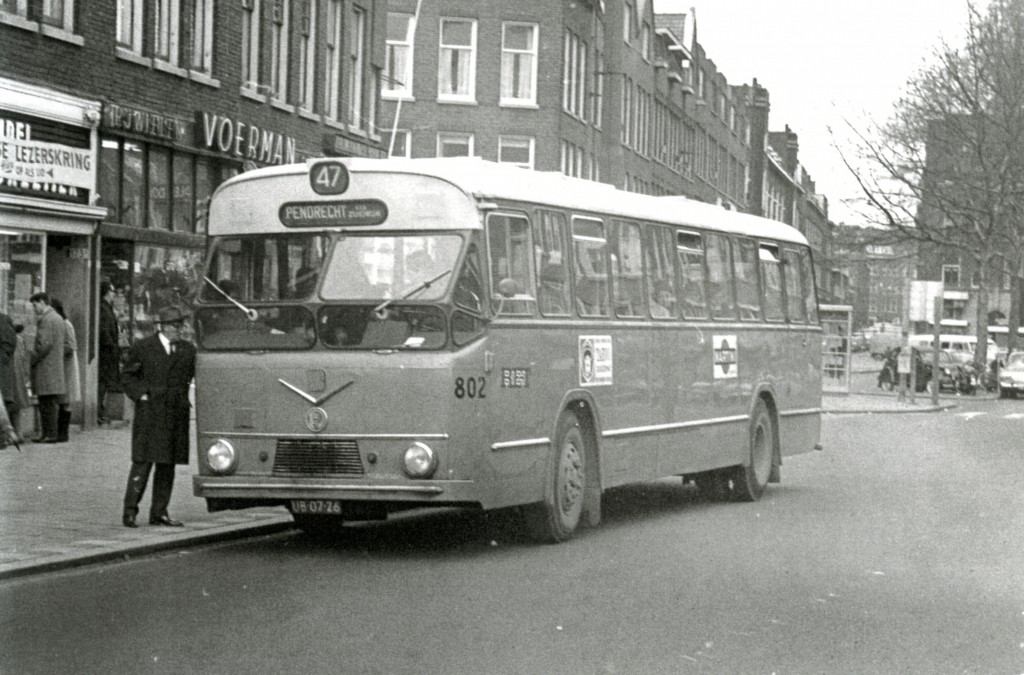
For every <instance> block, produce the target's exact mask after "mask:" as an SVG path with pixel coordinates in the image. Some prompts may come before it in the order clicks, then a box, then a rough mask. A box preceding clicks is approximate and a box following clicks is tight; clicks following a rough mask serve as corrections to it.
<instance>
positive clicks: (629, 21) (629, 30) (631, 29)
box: [622, 2, 636, 44]
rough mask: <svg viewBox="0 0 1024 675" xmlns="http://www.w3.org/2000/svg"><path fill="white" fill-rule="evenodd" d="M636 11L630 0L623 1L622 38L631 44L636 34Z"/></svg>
mask: <svg viewBox="0 0 1024 675" xmlns="http://www.w3.org/2000/svg"><path fill="white" fill-rule="evenodd" d="M635 26H636V11H635V10H634V9H633V5H631V4H629V3H628V2H624V3H622V39H623V41H625V43H626V44H629V43H630V41H631V40H632V39H633V35H635V34H636V28H635Z"/></svg>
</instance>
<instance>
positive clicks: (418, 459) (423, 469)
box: [402, 441, 437, 478]
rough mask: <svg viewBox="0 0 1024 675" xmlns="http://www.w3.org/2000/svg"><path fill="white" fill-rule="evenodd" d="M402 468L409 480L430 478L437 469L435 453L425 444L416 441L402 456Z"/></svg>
mask: <svg viewBox="0 0 1024 675" xmlns="http://www.w3.org/2000/svg"><path fill="white" fill-rule="evenodd" d="M402 468H403V469H405V473H406V475H407V476H409V477H410V478H430V477H431V476H432V475H434V471H435V470H436V469H437V453H435V452H434V451H433V450H432V449H431V448H430V446H429V445H427V444H426V443H420V442H419V441H416V442H415V443H413V444H412V445H410V446H409V447H408V448H406V450H405V454H404V455H402Z"/></svg>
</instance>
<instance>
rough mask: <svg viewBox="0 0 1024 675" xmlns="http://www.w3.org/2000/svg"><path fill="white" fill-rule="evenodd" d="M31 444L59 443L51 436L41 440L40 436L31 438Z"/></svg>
mask: <svg viewBox="0 0 1024 675" xmlns="http://www.w3.org/2000/svg"><path fill="white" fill-rule="evenodd" d="M32 442H33V443H60V441H58V440H57V439H56V438H55V437H52V436H51V437H49V438H43V437H42V436H40V437H39V438H33V439H32Z"/></svg>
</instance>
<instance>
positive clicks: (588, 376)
mask: <svg viewBox="0 0 1024 675" xmlns="http://www.w3.org/2000/svg"><path fill="white" fill-rule="evenodd" d="M579 371H580V386H581V387H596V386H600V385H610V384H612V337H611V336H610V335H581V336H580V339H579Z"/></svg>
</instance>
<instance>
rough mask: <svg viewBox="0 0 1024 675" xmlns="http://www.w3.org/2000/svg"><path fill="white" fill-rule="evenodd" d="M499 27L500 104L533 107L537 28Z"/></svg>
mask: <svg viewBox="0 0 1024 675" xmlns="http://www.w3.org/2000/svg"><path fill="white" fill-rule="evenodd" d="M501 28H502V34H501V104H502V105H517V104H519V105H522V104H529V105H532V104H535V103H536V102H537V87H536V82H537V25H536V24H532V23H505V24H503V25H502V27H501Z"/></svg>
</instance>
